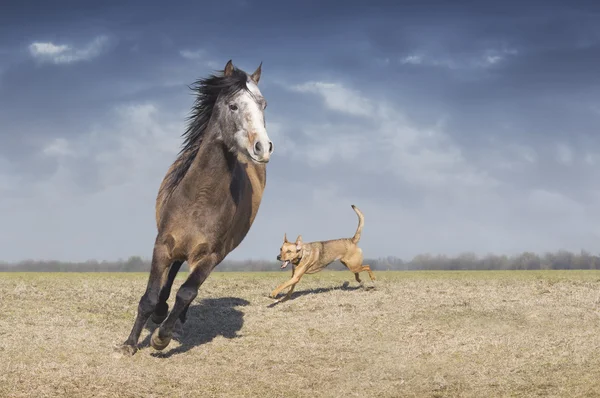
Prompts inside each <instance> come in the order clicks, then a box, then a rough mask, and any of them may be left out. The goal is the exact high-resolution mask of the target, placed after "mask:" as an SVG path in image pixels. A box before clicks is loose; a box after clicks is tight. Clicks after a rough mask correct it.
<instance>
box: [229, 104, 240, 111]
mask: <svg viewBox="0 0 600 398" xmlns="http://www.w3.org/2000/svg"><path fill="white" fill-rule="evenodd" d="M229 109H231V110H232V111H237V110H238V107H237V105H236V104H231V105H229Z"/></svg>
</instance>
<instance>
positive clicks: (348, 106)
mask: <svg viewBox="0 0 600 398" xmlns="http://www.w3.org/2000/svg"><path fill="white" fill-rule="evenodd" d="M292 90H293V91H296V92H300V93H314V94H319V95H321V96H322V97H323V99H324V100H325V103H326V104H327V106H328V107H329V108H330V109H333V110H336V111H340V112H345V113H349V114H352V115H357V116H371V115H372V113H373V111H374V108H373V105H372V103H371V101H370V100H368V99H366V98H364V97H362V96H361V95H360V94H358V93H356V92H354V91H352V90H350V89H348V88H346V87H344V86H342V85H341V84H335V83H324V82H306V83H304V84H299V85H296V86H293V87H292Z"/></svg>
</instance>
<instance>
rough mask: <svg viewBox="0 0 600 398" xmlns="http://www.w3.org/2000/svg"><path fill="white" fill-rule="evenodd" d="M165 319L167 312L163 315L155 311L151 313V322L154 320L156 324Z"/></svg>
mask: <svg viewBox="0 0 600 398" xmlns="http://www.w3.org/2000/svg"><path fill="white" fill-rule="evenodd" d="M165 319H167V314H165V315H159V314H157V313H156V312H153V313H152V322H154V323H155V324H157V325H160V324H161V323H163V321H164V320H165Z"/></svg>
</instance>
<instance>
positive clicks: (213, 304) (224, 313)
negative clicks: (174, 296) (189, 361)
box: [140, 297, 250, 358]
mask: <svg viewBox="0 0 600 398" xmlns="http://www.w3.org/2000/svg"><path fill="white" fill-rule="evenodd" d="M248 304H250V302H249V301H247V300H244V299H241V298H237V297H222V298H216V299H204V300H202V301H201V302H200V304H197V305H191V306H190V308H189V310H188V313H187V321H186V322H185V324H184V326H183V335H182V336H181V338H180V339H179V342H180V343H181V345H180V346H178V347H175V348H173V349H171V350H169V348H168V347H167V348H166V349H165V351H157V352H153V353H152V354H151V355H152V356H155V357H160V358H169V357H171V356H173V355H176V354H182V353H184V352H187V351H189V350H191V349H192V348H194V347H197V346H200V345H202V344H206V343H209V342H211V341H212V340H213V339H214V338H215V337H217V336H223V337H225V338H228V339H234V338H236V337H239V336H238V334H237V332H238V331H240V329H242V326H243V325H244V313H243V312H242V311H240V310H238V309H236V308H235V307H243V306H246V305H248ZM157 327H158V325H156V324H154V323H153V322H152V321H149V322H148V324H147V329H149V330H150V334H149V335H148V336H146V338H145V339H144V341H143V342H142V343H141V344H140V347H148V346H150V337H151V334H152V332H153V331H154V329H156V328H157Z"/></svg>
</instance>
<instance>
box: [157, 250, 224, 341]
mask: <svg viewBox="0 0 600 398" xmlns="http://www.w3.org/2000/svg"><path fill="white" fill-rule="evenodd" d="M217 263H218V259H217V257H216V256H215V255H214V254H211V255H207V256H205V257H203V258H201V259H200V260H199V261H196V262H191V263H190V274H189V275H188V278H187V279H186V281H185V282H184V283H183V284H182V285H181V287H180V288H179V290H178V291H177V296H176V298H175V304H174V305H173V308H172V309H171V312H170V313H169V315H168V316H167V319H165V320H164V321H163V323H162V324H161V325H160V327H158V328H157V329H156V330H155V331H154V333H153V334H152V339H151V340H150V344H152V347H154V348H155V349H156V350H163V349H164V348H166V347H167V346H168V345H169V343H170V342H171V338H172V337H173V328H174V326H175V322H176V321H177V320H178V319H179V318H180V317H181V316H183V317H184V318H185V313H186V312H187V309H188V308H189V305H190V304H191V302H192V301H194V299H195V298H196V296H197V295H198V288H200V285H202V283H204V281H205V280H206V278H208V276H209V275H210V273H211V272H212V270H213V268H214V267H215V266H216V265H217Z"/></svg>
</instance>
